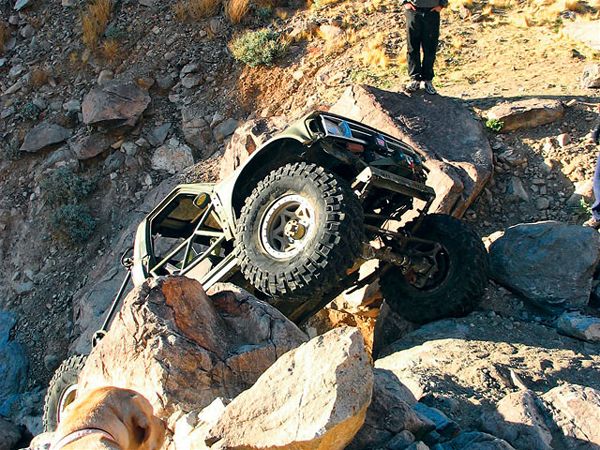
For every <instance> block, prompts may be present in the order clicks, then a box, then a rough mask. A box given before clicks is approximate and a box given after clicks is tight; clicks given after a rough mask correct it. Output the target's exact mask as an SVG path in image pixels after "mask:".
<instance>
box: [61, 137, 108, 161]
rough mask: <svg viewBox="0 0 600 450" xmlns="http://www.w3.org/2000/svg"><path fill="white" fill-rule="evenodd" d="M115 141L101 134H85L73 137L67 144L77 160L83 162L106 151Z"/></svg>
mask: <svg viewBox="0 0 600 450" xmlns="http://www.w3.org/2000/svg"><path fill="white" fill-rule="evenodd" d="M114 141H115V139H112V138H111V137H110V136H107V135H106V134H103V133H92V134H87V133H85V132H83V133H81V134H78V135H76V136H74V137H73V139H71V140H70V142H69V147H70V148H71V151H72V152H73V153H74V154H75V157H76V158H77V159H79V160H85V159H90V158H94V157H95V156H98V155H99V154H101V153H102V152H104V151H105V150H107V149H108V148H109V147H110V146H111V144H112V143H113V142H114Z"/></svg>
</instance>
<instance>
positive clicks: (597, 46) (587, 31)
mask: <svg viewBox="0 0 600 450" xmlns="http://www.w3.org/2000/svg"><path fill="white" fill-rule="evenodd" d="M563 30H564V32H565V34H566V35H567V36H569V37H570V38H571V39H573V40H575V41H579V42H583V43H584V44H585V45H587V46H588V47H590V48H591V49H593V50H596V51H600V20H592V21H589V22H588V21H584V20H577V21H568V22H567V23H566V24H565V26H564V28H563Z"/></svg>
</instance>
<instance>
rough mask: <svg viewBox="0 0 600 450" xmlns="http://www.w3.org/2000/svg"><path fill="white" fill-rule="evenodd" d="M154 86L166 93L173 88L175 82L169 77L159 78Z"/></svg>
mask: <svg viewBox="0 0 600 450" xmlns="http://www.w3.org/2000/svg"><path fill="white" fill-rule="evenodd" d="M156 84H157V86H158V87H159V88H160V89H162V90H163V91H168V90H169V89H171V88H172V87H173V86H175V80H174V79H173V77H172V76H171V75H164V76H159V77H157V78H156Z"/></svg>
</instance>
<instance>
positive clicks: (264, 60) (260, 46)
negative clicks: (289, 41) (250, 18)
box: [230, 30, 286, 67]
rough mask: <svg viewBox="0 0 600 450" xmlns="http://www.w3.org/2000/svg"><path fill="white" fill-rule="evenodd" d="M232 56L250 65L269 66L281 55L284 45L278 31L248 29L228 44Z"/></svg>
mask: <svg viewBox="0 0 600 450" xmlns="http://www.w3.org/2000/svg"><path fill="white" fill-rule="evenodd" d="M230 49H231V53H232V54H233V57H234V58H235V59H237V60H239V61H242V62H243V63H245V64H248V65H249V66H250V67H256V66H260V65H264V66H270V65H272V64H273V61H275V60H276V59H277V58H278V57H280V56H281V55H283V54H284V53H285V50H286V45H285V44H284V43H283V42H282V40H281V38H280V35H279V33H275V32H273V31H269V30H258V31H248V32H247V33H244V34H243V35H241V36H239V37H237V38H235V39H234V40H233V42H231V45H230Z"/></svg>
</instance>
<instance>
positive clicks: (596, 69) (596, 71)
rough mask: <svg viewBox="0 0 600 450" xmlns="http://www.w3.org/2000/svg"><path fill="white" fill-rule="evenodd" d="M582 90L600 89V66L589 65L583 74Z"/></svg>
mask: <svg viewBox="0 0 600 450" xmlns="http://www.w3.org/2000/svg"><path fill="white" fill-rule="evenodd" d="M581 87H582V88H600V64H597V63H596V64H588V65H587V66H585V67H584V68H583V72H582V74H581Z"/></svg>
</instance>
